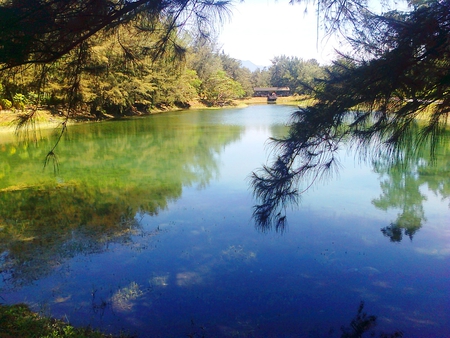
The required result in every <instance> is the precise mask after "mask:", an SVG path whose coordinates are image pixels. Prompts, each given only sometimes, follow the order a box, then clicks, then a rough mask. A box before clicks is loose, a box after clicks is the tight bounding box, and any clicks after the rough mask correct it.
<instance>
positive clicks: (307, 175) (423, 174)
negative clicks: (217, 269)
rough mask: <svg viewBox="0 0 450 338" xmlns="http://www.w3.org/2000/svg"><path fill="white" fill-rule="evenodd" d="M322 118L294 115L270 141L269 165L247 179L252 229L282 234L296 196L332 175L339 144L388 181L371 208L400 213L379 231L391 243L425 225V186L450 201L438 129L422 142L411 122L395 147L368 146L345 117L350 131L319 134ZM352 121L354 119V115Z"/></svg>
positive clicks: (445, 148)
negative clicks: (286, 129)
mask: <svg viewBox="0 0 450 338" xmlns="http://www.w3.org/2000/svg"><path fill="white" fill-rule="evenodd" d="M325 112H326V111H325ZM323 113H324V112H323V111H320V110H317V109H315V110H314V109H311V110H301V111H299V112H296V113H295V114H294V115H293V121H294V122H293V123H292V125H291V127H290V129H289V133H288V135H287V136H285V137H282V138H280V139H274V140H272V141H273V143H274V152H275V153H277V156H276V157H275V159H274V161H273V162H272V163H271V165H270V166H269V165H267V166H264V167H263V168H261V169H260V170H259V171H256V172H254V173H253V174H252V178H251V185H252V188H253V192H254V196H255V198H256V199H257V200H258V204H257V205H255V206H254V211H253V218H254V221H255V224H256V227H257V228H258V229H259V230H260V231H269V230H271V229H275V230H276V231H280V232H283V231H284V230H285V227H286V224H287V216H286V208H287V206H289V205H296V204H297V203H298V201H299V198H300V195H301V194H302V192H304V191H306V190H308V189H309V187H310V186H311V185H313V184H314V183H315V182H316V181H317V180H321V179H324V178H328V176H332V175H333V173H335V172H336V171H337V170H338V167H339V151H340V148H341V147H342V144H347V145H349V144H350V147H352V146H354V145H355V144H356V145H357V147H358V149H357V150H358V153H359V155H360V156H361V158H362V159H364V160H372V163H373V165H374V168H375V171H376V172H378V173H380V174H381V175H388V176H389V177H388V179H386V180H385V181H383V182H382V183H381V188H382V190H383V195H382V196H381V197H380V198H378V199H375V200H374V201H373V204H374V205H375V206H376V207H378V208H380V209H383V210H387V209H389V208H401V210H402V212H401V213H400V214H399V216H398V218H397V220H396V221H395V222H393V223H392V224H391V225H389V226H387V227H385V228H383V229H382V231H383V233H384V234H385V235H386V236H388V237H390V238H391V240H392V241H400V240H401V239H402V237H403V233H404V234H405V235H407V236H409V237H410V238H412V237H413V235H414V234H415V232H416V231H417V230H418V229H419V228H420V227H421V226H422V222H424V221H425V215H424V210H423V205H422V204H423V201H424V200H426V197H425V196H424V195H423V194H422V193H421V192H420V187H421V186H422V185H423V184H427V186H428V188H429V189H430V190H431V191H432V192H434V193H435V194H436V195H440V196H442V198H448V196H450V179H449V175H448V172H449V170H450V161H449V158H450V157H449V151H450V149H449V143H448V139H449V137H450V132H449V131H448V130H446V131H444V130H442V131H440V132H439V134H437V135H434V136H433V137H431V138H425V137H423V135H422V134H423V129H421V128H419V127H418V126H417V124H416V123H412V124H411V125H410V126H409V127H408V128H405V130H403V131H402V138H401V140H398V141H397V142H396V143H395V145H392V144H390V143H386V144H382V143H380V144H377V143H376V142H375V144H372V143H371V142H370V138H369V139H365V137H364V135H363V134H361V135H360V133H359V132H358V131H353V130H351V128H352V127H353V126H352V124H351V123H350V122H351V121H353V120H352V119H351V118H350V117H349V118H348V121H347V124H349V123H350V126H347V125H346V124H345V123H344V122H343V121H340V122H339V125H338V126H334V127H333V128H331V127H329V128H330V129H325V131H326V132H325V131H324V129H323V126H322V124H326V123H325V122H327V121H325V120H322V119H323V117H321V116H320V115H321V114H323ZM352 118H353V119H355V118H356V119H357V118H358V114H357V113H355V116H354V117H352ZM354 123H355V122H354ZM331 124H332V123H331ZM332 125H333V124H332ZM316 130H318V131H319V134H315V131H316ZM348 130H350V131H348ZM352 133H353V134H355V135H356V137H355V136H354V135H352ZM358 137H360V138H361V139H358ZM300 183H301V184H303V186H302V187H301V188H300Z"/></svg>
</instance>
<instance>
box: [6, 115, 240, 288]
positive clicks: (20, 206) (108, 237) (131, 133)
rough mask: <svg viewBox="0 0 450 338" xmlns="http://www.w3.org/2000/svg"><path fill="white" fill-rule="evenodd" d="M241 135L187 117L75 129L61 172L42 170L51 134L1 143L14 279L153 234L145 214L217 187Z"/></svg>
mask: <svg viewBox="0 0 450 338" xmlns="http://www.w3.org/2000/svg"><path fill="white" fill-rule="evenodd" d="M190 116H191V118H195V117H196V115H195V114H191V115H190ZM169 125H170V128H169ZM241 133H242V128H240V127H237V126H229V125H228V126H227V125H215V126H209V127H208V128H204V127H203V126H202V123H201V121H199V123H197V124H193V123H191V124H185V123H183V121H182V120H181V118H180V117H177V116H173V117H172V118H171V119H159V118H157V117H156V118H148V119H140V120H138V121H136V120H130V121H124V122H114V123H104V124H103V125H102V126H101V127H100V126H97V125H96V124H90V125H81V126H73V127H71V128H69V130H68V131H67V133H66V134H65V138H64V140H63V141H62V144H61V147H60V148H59V169H60V170H59V172H58V173H57V175H56V176H55V175H54V173H53V172H51V171H44V172H43V171H42V165H43V159H45V155H46V151H47V150H48V147H49V145H51V144H52V142H53V138H52V136H51V135H47V136H43V137H42V138H41V140H40V141H39V142H38V143H37V145H34V144H27V143H13V142H10V143H4V144H0V230H1V231H0V253H1V255H0V263H1V267H2V269H1V271H0V274H1V276H2V279H3V281H4V283H7V284H8V285H11V286H20V285H25V284H29V283H31V282H32V281H34V280H37V279H39V278H42V277H43V276H46V275H47V274H49V273H50V272H51V271H53V270H54V269H55V268H57V267H58V266H60V265H61V264H62V263H63V262H64V261H65V260H67V259H69V258H71V257H73V256H74V255H77V254H90V253H95V252H103V251H105V250H107V249H108V246H109V245H111V244H112V243H121V244H124V245H127V244H129V243H130V241H131V240H132V239H131V238H132V236H133V235H135V234H137V233H142V232H143V231H144V230H143V229H142V228H141V227H140V225H139V218H140V217H142V216H143V215H145V214H147V215H156V214H158V212H159V211H160V210H164V209H166V208H167V206H168V204H169V202H171V201H175V200H177V199H179V198H180V197H181V195H182V190H183V187H187V186H192V185H196V186H197V187H199V188H203V187H205V186H207V185H208V184H209V182H210V180H211V179H212V178H214V177H216V176H217V175H218V174H219V165H218V163H217V158H218V156H217V155H218V154H219V153H220V152H221V151H222V149H223V148H224V146H225V145H226V144H229V143H231V142H235V141H236V140H238V139H239V138H240V135H241ZM159 231H160V230H159V229H157V230H154V231H151V232H150V233H147V234H146V235H148V236H156V235H158V233H159Z"/></svg>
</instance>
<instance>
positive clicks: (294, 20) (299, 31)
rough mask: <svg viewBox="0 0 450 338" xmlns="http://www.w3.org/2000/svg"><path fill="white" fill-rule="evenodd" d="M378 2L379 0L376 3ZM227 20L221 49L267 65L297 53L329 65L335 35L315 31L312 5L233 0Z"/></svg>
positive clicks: (274, 0) (336, 46)
mask: <svg viewBox="0 0 450 338" xmlns="http://www.w3.org/2000/svg"><path fill="white" fill-rule="evenodd" d="M378 3H379V2H378ZM231 12H232V14H231V16H230V19H229V20H227V21H225V22H224V24H223V25H222V27H221V29H220V32H219V33H220V34H219V38H218V46H219V48H220V51H223V52H224V53H225V54H228V55H229V56H230V57H232V58H235V59H238V60H242V61H245V60H249V61H251V62H253V63H254V64H256V65H258V66H270V65H271V62H270V60H271V59H273V58H274V57H275V56H280V55H286V56H297V57H299V58H302V59H304V60H308V59H316V60H317V61H319V63H320V64H322V65H325V64H330V63H331V61H332V60H333V59H334V56H335V53H334V51H335V49H342V46H341V45H340V44H339V42H338V40H337V38H334V37H329V36H328V37H327V36H325V35H324V33H323V32H319V34H317V17H316V13H315V8H314V7H309V8H308V14H306V15H305V7H304V6H301V5H299V4H295V5H290V4H289V1H288V0H245V1H244V2H241V1H239V0H234V3H233V6H232V7H231Z"/></svg>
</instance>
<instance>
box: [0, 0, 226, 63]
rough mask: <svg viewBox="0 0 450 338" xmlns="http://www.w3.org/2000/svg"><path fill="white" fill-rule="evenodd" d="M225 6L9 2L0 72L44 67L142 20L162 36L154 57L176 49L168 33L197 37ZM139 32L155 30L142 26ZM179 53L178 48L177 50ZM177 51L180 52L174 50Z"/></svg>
mask: <svg viewBox="0 0 450 338" xmlns="http://www.w3.org/2000/svg"><path fill="white" fill-rule="evenodd" d="M228 5H229V1H216V0H205V1H190V0H174V1H164V0H115V1H107V0H85V1H78V0H10V1H3V2H2V4H1V5H0V65H1V66H0V69H5V68H11V67H14V66H18V65H23V64H27V63H50V62H53V61H56V60H58V59H59V58H61V57H62V56H64V55H66V54H67V53H69V52H70V51H72V50H74V49H75V48H76V47H78V46H80V45H81V44H82V43H83V42H85V41H87V40H88V39H89V38H90V37H92V36H93V35H94V34H97V33H98V32H101V31H104V32H107V31H108V30H112V29H114V27H116V26H117V25H121V24H124V23H127V22H129V21H130V20H132V19H134V18H136V16H138V15H145V16H147V17H148V18H150V21H152V20H157V21H158V22H159V23H164V27H163V28H164V30H165V34H160V37H161V38H160V41H159V43H157V44H155V49H154V51H152V52H153V53H154V54H155V56H158V55H160V54H161V53H162V52H163V51H164V49H165V47H166V46H167V44H170V43H172V44H176V42H175V41H174V40H173V39H171V34H170V33H171V32H172V31H174V30H179V29H182V28H183V27H185V26H188V25H193V26H195V27H196V28H197V29H198V31H199V32H200V33H201V34H207V27H208V26H210V25H211V24H212V23H213V22H214V20H216V19H217V18H219V19H220V18H221V17H222V16H223V15H224V14H226V13H227V11H228V7H227V6H228ZM140 28H141V29H142V30H149V31H156V30H161V29H162V27H161V26H156V25H155V26H152V25H146V26H142V27H140ZM178 47H180V46H178ZM180 48H181V47H180Z"/></svg>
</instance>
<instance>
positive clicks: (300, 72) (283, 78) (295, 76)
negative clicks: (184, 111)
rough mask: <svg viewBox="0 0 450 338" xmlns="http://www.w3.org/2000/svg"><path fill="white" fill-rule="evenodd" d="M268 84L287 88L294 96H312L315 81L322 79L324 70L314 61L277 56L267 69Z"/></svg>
mask: <svg viewBox="0 0 450 338" xmlns="http://www.w3.org/2000/svg"><path fill="white" fill-rule="evenodd" d="M269 73H270V84H271V85H272V86H275V87H289V88H290V89H291V92H292V93H294V94H299V95H304V94H308V95H310V94H312V92H313V90H314V88H315V86H316V79H319V78H323V77H324V69H323V67H321V66H320V65H319V63H318V62H317V61H316V60H315V59H311V60H307V61H304V60H302V59H300V58H297V57H286V56H284V55H282V56H277V57H275V58H274V59H273V60H272V66H271V67H270V68H269Z"/></svg>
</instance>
